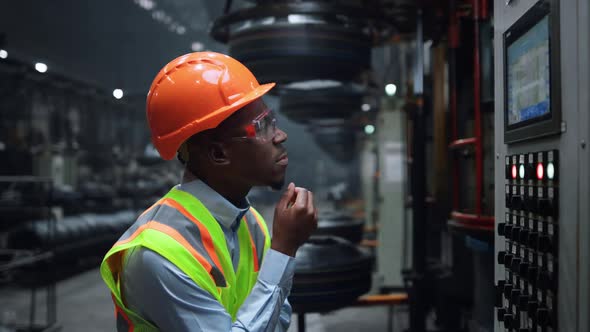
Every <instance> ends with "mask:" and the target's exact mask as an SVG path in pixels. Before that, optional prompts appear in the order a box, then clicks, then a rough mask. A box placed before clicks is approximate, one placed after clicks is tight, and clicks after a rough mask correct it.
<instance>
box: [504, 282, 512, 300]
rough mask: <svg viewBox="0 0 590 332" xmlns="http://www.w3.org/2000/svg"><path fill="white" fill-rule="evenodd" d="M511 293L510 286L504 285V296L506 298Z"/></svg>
mask: <svg viewBox="0 0 590 332" xmlns="http://www.w3.org/2000/svg"><path fill="white" fill-rule="evenodd" d="M511 291H512V284H508V283H507V284H504V296H506V298H508V297H509V296H510V292H511Z"/></svg>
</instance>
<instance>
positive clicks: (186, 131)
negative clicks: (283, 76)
mask: <svg viewBox="0 0 590 332" xmlns="http://www.w3.org/2000/svg"><path fill="white" fill-rule="evenodd" d="M274 85H275V83H268V84H263V85H260V84H259V83H258V81H257V80H256V77H254V75H253V74H252V73H251V72H250V70H248V68H246V67H245V66H244V65H243V64H241V63H240V62H239V61H237V60H235V59H234V58H232V57H229V56H227V55H225V54H220V53H215V52H195V53H190V54H186V55H183V56H180V57H178V58H176V59H174V60H172V61H171V62H170V63H168V64H167V65H166V66H164V68H162V70H160V72H159V73H158V75H157V76H156V78H155V79H154V81H153V82H152V85H151V87H150V91H149V93H148V96H147V103H146V104H147V106H146V115H147V120H148V124H149V127H150V130H151V136H152V142H153V143H154V146H155V147H156V149H157V150H158V152H159V153H160V156H161V157H162V158H163V159H166V160H170V159H172V158H174V156H175V154H176V152H177V151H178V149H179V147H180V146H181V145H182V143H184V141H186V140H187V139H188V138H189V137H191V136H192V135H194V134H197V133H199V132H201V131H203V130H207V129H211V128H215V127H217V126H218V125H219V124H220V123H221V122H222V121H223V120H225V119H227V118H228V117H229V116H230V115H232V114H233V113H234V112H235V111H237V110H239V109H240V108H242V107H243V106H245V105H247V104H249V103H250V102H252V101H254V100H255V99H257V98H259V97H261V96H262V95H264V94H265V93H267V92H268V91H269V90H270V89H272V88H273V87H274Z"/></svg>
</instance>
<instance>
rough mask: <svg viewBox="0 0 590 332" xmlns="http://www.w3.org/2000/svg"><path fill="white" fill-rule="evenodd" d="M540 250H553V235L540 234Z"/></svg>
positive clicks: (545, 251)
mask: <svg viewBox="0 0 590 332" xmlns="http://www.w3.org/2000/svg"><path fill="white" fill-rule="evenodd" d="M537 247H538V250H539V251H540V252H544V253H548V252H552V251H553V240H552V237H551V236H549V235H546V234H543V235H540V236H539V242H538V246H537Z"/></svg>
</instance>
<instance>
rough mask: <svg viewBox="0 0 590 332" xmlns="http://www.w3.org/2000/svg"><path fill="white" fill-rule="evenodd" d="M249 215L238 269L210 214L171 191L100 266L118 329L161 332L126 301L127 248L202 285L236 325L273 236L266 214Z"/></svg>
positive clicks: (184, 195) (240, 231) (241, 231)
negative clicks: (151, 255)
mask: <svg viewBox="0 0 590 332" xmlns="http://www.w3.org/2000/svg"><path fill="white" fill-rule="evenodd" d="M250 209H251V212H252V215H253V216H254V218H247V217H246V216H244V218H242V220H241V221H240V225H239V227H238V231H237V233H238V241H239V247H240V259H239V263H238V267H237V269H236V270H235V271H234V268H233V265H232V260H231V256H230V253H229V250H228V248H227V245H226V240H225V236H224V234H223V230H222V229H221V226H220V225H219V223H218V222H217V221H216V220H215V218H213V216H212V215H211V213H210V212H209V210H207V208H206V207H205V206H204V205H203V204H202V203H201V202H200V201H199V200H198V199H197V198H195V197H194V196H192V195H191V194H189V193H187V192H184V191H181V190H178V189H172V190H171V191H170V192H169V193H168V194H166V196H164V197H163V198H162V199H160V200H159V201H158V202H157V203H156V204H154V205H153V206H152V207H150V208H149V209H147V210H146V211H145V212H144V213H143V214H142V215H140V216H139V218H138V219H137V221H136V222H135V223H134V224H133V225H132V226H131V227H130V228H129V229H128V230H127V231H126V232H125V233H124V234H123V235H122V236H121V238H120V239H119V241H117V243H115V244H114V245H113V247H112V248H111V249H110V250H109V252H108V253H107V254H106V256H105V257H104V259H103V262H102V264H101V266H100V273H101V276H102V278H103V279H104V281H105V283H106V284H107V286H108V287H109V289H110V290H111V295H112V298H113V302H114V304H115V317H116V320H117V329H118V330H119V331H134V332H144V331H158V329H157V327H155V326H154V325H153V324H151V323H150V322H148V321H147V320H145V319H144V318H142V317H141V316H140V315H139V314H137V313H135V312H133V311H131V310H129V309H128V308H127V307H126V306H125V303H124V299H123V298H122V290H121V285H122V282H121V279H120V278H121V275H122V274H123V273H122V271H123V268H124V266H125V259H126V253H127V252H128V249H132V248H135V247H139V246H142V247H145V248H148V249H150V250H153V251H155V252H157V253H158V254H160V255H161V256H163V257H165V258H166V259H168V260H169V261H170V262H172V263H173V264H175V265H176V266H177V267H178V268H179V269H180V270H181V271H183V272H184V273H186V274H187V275H188V276H189V277H190V278H191V279H192V280H193V281H194V282H195V283H196V284H197V285H199V286H200V287H201V288H202V289H204V290H206V291H207V292H209V293H210V294H211V295H212V296H213V297H214V298H216V299H217V300H218V301H219V303H221V304H222V305H223V306H224V307H225V309H226V310H227V312H228V313H229V314H230V315H231V317H232V319H233V320H234V321H235V319H236V314H237V312H238V310H239V308H240V306H241V305H242V303H244V301H245V300H246V298H247V297H248V295H249V294H250V291H251V290H252V288H253V287H254V284H255V283H256V279H257V277H258V271H259V269H260V265H261V263H262V259H263V257H264V254H265V253H266V251H267V250H268V248H269V247H270V235H269V233H268V229H267V227H266V223H265V222H264V220H263V219H262V216H261V215H260V214H259V213H258V212H257V211H256V210H254V208H250Z"/></svg>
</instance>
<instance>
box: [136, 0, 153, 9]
mask: <svg viewBox="0 0 590 332" xmlns="http://www.w3.org/2000/svg"><path fill="white" fill-rule="evenodd" d="M135 2H136V3H137V4H138V5H139V7H141V8H143V9H145V10H152V9H153V8H154V7H156V3H155V2H154V1H152V0H135Z"/></svg>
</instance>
